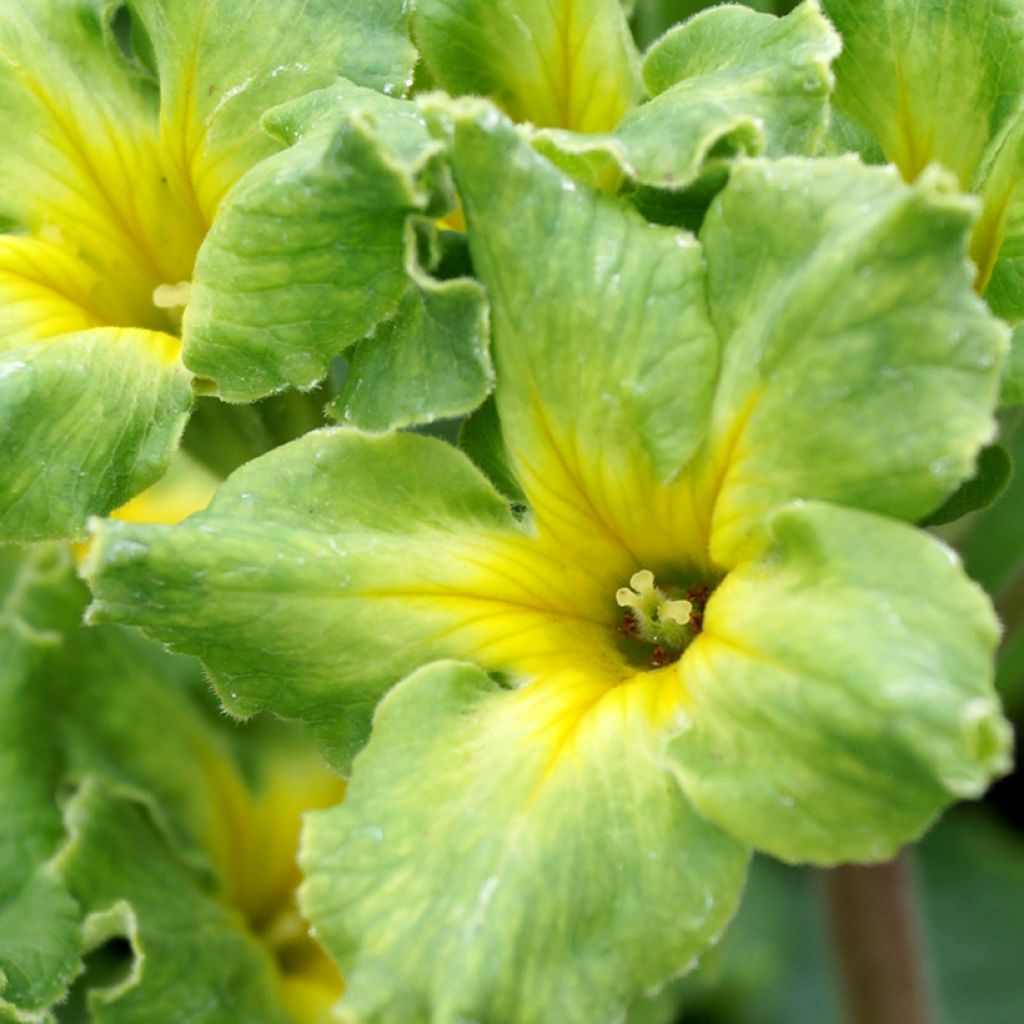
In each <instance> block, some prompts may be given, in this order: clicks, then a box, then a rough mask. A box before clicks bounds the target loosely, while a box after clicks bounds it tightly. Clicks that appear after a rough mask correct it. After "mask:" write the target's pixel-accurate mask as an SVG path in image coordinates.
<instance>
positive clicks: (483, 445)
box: [459, 398, 526, 505]
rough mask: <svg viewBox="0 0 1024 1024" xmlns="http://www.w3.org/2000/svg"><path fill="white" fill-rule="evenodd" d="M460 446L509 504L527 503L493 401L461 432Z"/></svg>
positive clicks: (463, 426)
mask: <svg viewBox="0 0 1024 1024" xmlns="http://www.w3.org/2000/svg"><path fill="white" fill-rule="evenodd" d="M459 447H460V448H461V449H462V450H463V451H464V452H465V453H466V454H467V455H468V456H469V457H470V459H472V461H473V462H474V464H475V465H476V466H477V467H478V468H479V469H480V470H481V471H482V472H483V474H484V476H486V477H487V479H488V480H490V481H491V483H492V484H494V487H495V489H496V490H497V491H498V492H499V493H500V494H502V495H504V496H505V497H506V498H507V499H508V500H509V501H511V502H515V503H517V504H521V505H525V504H526V495H525V494H523V491H522V488H521V487H520V486H519V481H518V480H516V477H515V473H513V472H512V465H511V463H510V462H509V455H508V449H507V448H506V447H505V441H504V439H503V438H502V436H501V421H500V420H499V419H498V407H497V405H496V404H495V402H494V399H493V398H489V399H488V400H487V401H486V402H484V404H483V405H481V406H480V408H479V409H477V411H476V412H474V413H473V415H472V416H469V417H468V418H467V419H466V420H465V422H464V423H463V424H462V427H461V428H460V429H459Z"/></svg>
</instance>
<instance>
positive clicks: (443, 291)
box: [329, 267, 494, 430]
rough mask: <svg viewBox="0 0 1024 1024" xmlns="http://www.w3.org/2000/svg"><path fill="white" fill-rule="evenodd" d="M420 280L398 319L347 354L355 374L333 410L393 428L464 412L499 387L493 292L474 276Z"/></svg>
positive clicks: (349, 419)
mask: <svg viewBox="0 0 1024 1024" xmlns="http://www.w3.org/2000/svg"><path fill="white" fill-rule="evenodd" d="M412 276H413V277H414V280H415V284H413V285H412V286H411V287H410V288H409V290H408V291H407V292H406V293H405V295H403V296H402V300H401V302H400V303H399V305H398V309H397V310H396V312H395V315H394V318H393V319H391V320H387V321H385V322H384V323H383V324H381V325H380V326H379V327H378V328H377V329H376V330H375V331H374V333H373V334H372V335H371V336H370V337H368V338H366V339H364V340H363V341H361V342H359V344H358V345H356V346H355V348H353V349H352V351H351V353H350V354H349V355H348V357H347V358H348V375H347V376H346V378H345V383H344V384H343V385H342V388H341V391H340V393H339V394H338V397H337V398H336V399H335V400H334V402H332V403H331V406H330V409H329V412H330V413H331V415H332V416H334V418H335V419H337V420H338V421H340V422H344V423H351V424H352V425H353V426H357V427H360V428H362V429H364V430H393V429H396V428H398V427H408V426H412V425H416V424H422V423H433V422H434V421H435V420H440V419H451V418H455V417H460V416H465V415H466V414H467V413H470V412H472V411H473V410H474V409H475V408H477V406H479V405H480V403H481V402H483V400H484V399H485V398H486V397H487V395H488V394H489V393H490V392H491V390H492V389H493V387H494V368H493V366H492V365H491V357H490V326H491V321H490V315H489V307H488V304H487V295H486V293H485V292H484V289H483V288H482V287H481V285H480V283H479V282H478V281H476V280H474V279H473V278H471V277H459V278H456V279H454V280H447V281H438V280H435V279H434V278H432V277H430V276H429V275H428V274H427V273H426V272H425V271H424V270H423V269H421V268H419V267H415V268H413V271H412Z"/></svg>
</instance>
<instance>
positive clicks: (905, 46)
mask: <svg viewBox="0 0 1024 1024" xmlns="http://www.w3.org/2000/svg"><path fill="white" fill-rule="evenodd" d="M825 7H826V10H827V11H828V14H829V16H830V17H831V18H832V20H833V21H834V22H835V24H836V26H837V28H838V29H839V31H840V33H841V34H842V37H843V55H842V57H841V58H840V60H839V61H838V63H837V65H836V74H837V87H836V103H837V106H838V107H839V108H840V109H842V110H843V111H845V112H846V113H847V114H848V115H849V116H851V117H852V118H854V119H855V120H856V121H858V122H860V124H861V125H862V126H864V127H865V128H867V129H868V130H869V131H870V132H871V133H873V134H874V135H875V136H876V137H877V138H878V140H879V141H880V143H881V145H882V148H883V150H884V151H885V154H886V156H887V157H888V158H889V159H890V160H892V161H893V162H894V163H895V164H896V165H897V166H898V167H899V168H900V171H901V172H902V173H903V175H904V176H905V177H906V178H907V179H908V180H912V179H914V178H916V177H917V176H918V175H919V174H920V172H921V171H922V170H923V169H924V167H925V166H926V165H927V164H928V163H930V162H932V161H937V162H939V163H941V164H942V165H943V166H945V167H947V168H949V169H950V170H951V171H953V173H954V174H955V175H956V177H957V179H958V181H959V182H960V186H961V187H962V188H963V189H965V190H968V189H969V190H970V191H972V192H975V193H977V194H978V195H980V196H982V198H983V200H984V203H985V210H984V214H983V216H982V218H981V220H980V221H979V223H978V227H977V230H976V232H975V235H974V239H973V244H972V255H973V257H974V259H975V261H976V262H977V264H978V285H979V288H980V290H984V289H985V288H986V287H987V286H988V284H989V279H990V277H991V276H992V274H993V268H994V267H995V266H996V264H997V261H998V260H999V259H1000V249H1001V247H1002V245H1003V241H1004V237H1005V236H1006V234H1007V231H1008V229H1009V230H1014V229H1013V228H1011V227H1010V226H1011V225H1014V227H1015V226H1016V224H1018V223H1019V221H1020V216H1021V213H1020V207H1021V203H1022V201H1024V196H1022V195H1021V191H1020V184H1021V180H1022V176H1024V147H1022V145H1021V141H1022V136H1024V120H1022V118H1021V113H1020V110H1019V104H1017V103H1015V102H1012V101H1011V100H1010V97H1016V96H1019V95H1020V94H1021V93H1022V92H1024V16H1022V15H1024V11H1022V9H1021V7H1020V5H1019V3H1017V2H1016V0H1010V2H1007V0H973V2H971V3H968V4H955V3H940V2H938V0H929V2H927V3H906V2H904V0H880V2H878V3H874V4H864V3H861V2H859V0H826V3H825ZM1008 256H1009V258H1010V259H1011V260H1015V259H1016V257H1015V256H1014V255H1013V254H1012V253H1010V254H1008ZM998 273H999V276H1000V278H1001V279H1002V280H1001V281H1000V284H999V285H998V287H997V288H996V292H995V295H994V298H995V300H996V303H997V305H998V307H999V310H998V311H1000V312H1002V313H1004V315H1009V311H1010V310H1011V309H1012V310H1013V316H1012V318H1013V319H1014V320H1016V319H1019V318H1020V317H1021V316H1024V293H1022V292H1021V291H1020V289H1016V288H1015V289H1014V293H1013V294H1012V295H1008V294H1007V288H1008V281H1007V280H1006V278H1007V276H1008V275H1009V276H1011V277H1015V276H1016V274H1015V271H1014V270H1013V267H1012V265H1011V266H1009V267H1003V268H1001V269H1000V270H999V271H998Z"/></svg>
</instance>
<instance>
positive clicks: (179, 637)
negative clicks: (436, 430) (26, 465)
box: [84, 430, 596, 764]
mask: <svg viewBox="0 0 1024 1024" xmlns="http://www.w3.org/2000/svg"><path fill="white" fill-rule="evenodd" d="M460 538H464V539H465V542H466V544H467V545H468V548H467V550H466V554H465V558H466V559H467V561H466V562H465V563H463V564H460V563H459V561H458V558H457V557H456V556H453V553H452V552H453V551H457V550H458V548H457V545H458V544H459V542H460ZM474 538H480V539H477V540H475V539H474ZM493 538H497V541H498V542H500V543H508V544H512V545H515V543H516V542H517V541H518V542H519V543H522V541H523V538H522V537H521V535H520V534H519V533H518V531H517V530H516V529H515V524H514V521H513V519H512V517H511V515H510V513H509V512H508V508H507V505H506V504H505V503H504V502H503V501H502V500H501V499H500V498H499V497H498V495H497V494H496V493H495V492H494V491H493V490H492V489H491V488H490V486H489V485H488V484H487V482H486V481H485V480H484V479H483V478H482V477H481V476H480V475H479V473H477V471H476V470H475V469H474V468H473V467H472V466H471V465H470V463H469V462H468V460H466V459H465V458H464V457H463V456H462V455H460V454H459V453H458V452H456V451H455V450H454V449H452V448H450V447H448V446H447V445H444V444H442V443H441V442H438V441H435V440H432V439H428V438H424V437H417V436H414V435H389V436H383V437H377V438H374V437H369V436H367V435H363V434H359V433H357V432H355V431H349V430H334V431H321V432H317V433H314V434H310V435H307V436H306V437H305V438H303V439H301V440H300V441H297V442H295V443H293V444H291V445H286V446H284V447H282V448H279V449H277V450H276V451H275V452H271V453H270V454H269V455H266V456H264V457H263V458H260V459H257V460H255V461H253V462H251V463H250V464H249V465H248V466H246V467H244V468H243V469H241V470H239V471H238V472H237V473H235V474H234V475H233V476H232V477H231V478H230V480H229V481H228V482H227V483H226V484H225V485H224V486H223V487H222V488H221V490H220V492H219V493H218V495H217V496H216V498H215V499H214V501H213V503H212V504H211V505H210V507H209V508H208V509H207V510H206V511H205V512H202V513H200V514H198V515H196V516H193V517H191V518H190V519H187V520H186V521H185V522H184V523H182V524H180V525H179V526H176V527H173V528H169V527H160V526H146V525H139V524H128V523H117V522H107V523H101V524H98V526H97V537H96V540H95V542H94V544H93V546H92V549H91V551H90V555H89V558H88V560H87V564H86V566H85V570H84V571H85V572H86V574H87V575H88V576H89V577H90V578H91V583H92V586H93V589H94V592H95V593H96V597H97V602H96V604H95V605H94V607H93V610H92V613H91V614H92V617H93V618H94V619H106V618H109V619H116V620H119V621H123V622H131V623H133V624H136V625H141V626H143V627H145V628H146V629H147V630H149V631H151V632H152V633H153V635H154V636H158V637H159V638H160V639H161V640H162V641H163V642H165V643H169V644H171V645H173V646H174V647H176V648H178V649H180V650H183V651H187V652H188V653H193V654H197V655H199V656H200V657H202V658H203V660H204V661H205V662H206V664H207V666H208V667H209V668H210V669H211V670H212V671H213V673H214V675H215V678H216V679H217V681H218V685H219V690H220V694H221V697H222V698H223V699H224V701H225V703H226V704H227V706H228V707H229V708H230V709H232V710H233V711H234V712H235V713H238V714H251V713H252V712H254V711H256V710H257V709H259V708H262V707H270V708H272V709H273V710H274V711H276V712H277V713H278V714H281V715H284V716H286V717H301V718H304V719H306V720H307V721H308V722H310V723H311V724H312V726H313V727H314V729H315V730H316V731H317V732H318V733H319V734H320V736H321V738H322V739H323V740H324V742H325V743H326V744H327V746H328V748H329V749H330V751H331V752H332V755H333V756H334V757H335V759H336V760H337V761H338V763H340V764H344V763H345V759H346V758H347V757H348V756H350V755H351V753H352V752H353V751H354V750H355V749H358V747H359V745H360V744H361V743H362V741H363V739H364V738H365V735H366V733H367V731H368V725H369V718H370V715H371V713H372V711H373V706H374V704H375V703H376V701H377V699H378V698H379V696H380V695H381V693H383V691H384V690H385V689H386V688H387V687H388V686H390V685H391V684H392V683H394V682H395V681H397V680H398V679H399V678H401V677H402V676H403V675H405V674H407V673H408V672H410V671H412V670H413V669H415V668H417V667H419V666H420V665H422V664H423V663H424V662H426V661H429V660H431V659H433V658H437V657H443V656H449V655H452V654H460V653H461V654H463V655H464V656H466V655H469V653H470V652H473V653H475V652H476V649H477V648H478V647H479V645H480V644H481V643H483V642H486V641H492V640H493V638H494V637H505V635H506V633H505V630H504V628H503V627H506V626H509V624H511V630H512V633H513V635H514V634H515V632H516V629H517V628H522V626H523V620H522V618H521V616H523V615H526V616H529V615H530V609H529V608H528V607H526V602H527V601H528V600H530V599H532V596H533V595H534V594H535V592H536V591H539V590H543V588H544V586H545V583H544V580H543V577H536V578H535V576H534V574H533V573H532V572H531V567H529V566H528V565H520V564H510V560H509V559H507V558H502V557H500V547H499V552H498V554H495V553H493V552H492V551H491V548H492V546H493V543H494V540H493ZM482 559H483V560H484V561H483V565H482V567H481V565H479V564H478V563H480V562H481V560H482ZM488 563H496V564H497V568H496V569H495V570H494V571H493V572H492V571H491V570H490V569H489V567H488ZM503 572H505V573H507V575H506V576H503V575H502V573H503ZM481 574H482V575H483V576H484V577H486V578H488V579H490V580H491V582H490V586H491V588H492V593H493V595H494V596H493V597H490V598H489V599H488V598H487V597H486V594H487V590H486V586H485V587H484V597H485V600H484V603H483V605H482V606H478V605H477V604H475V603H473V604H470V605H469V606H468V607H467V606H466V605H465V604H464V603H463V602H462V601H461V600H460V596H465V594H466V591H467V589H468V587H469V585H470V583H471V582H472V579H473V577H474V576H479V575H481ZM501 588H504V589H503V590H502V589H501ZM506 599H507V600H506ZM535 599H536V600H537V601H538V602H541V603H542V602H543V597H537V598H535ZM478 620H479V621H481V622H483V623H490V624H492V625H490V626H489V627H488V630H487V631H485V636H482V637H480V638H479V639H476V640H474V641H472V643H470V641H464V640H463V639H462V638H461V637H460V636H459V635H458V633H459V629H460V627H461V626H462V624H463V623H464V622H465V623H468V624H469V627H470V628H473V624H474V623H477V622H478ZM477 628H482V627H480V626H479V625H477ZM594 628H596V627H594Z"/></svg>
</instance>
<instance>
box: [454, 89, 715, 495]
mask: <svg viewBox="0 0 1024 1024" xmlns="http://www.w3.org/2000/svg"><path fill="white" fill-rule="evenodd" d="M441 116H442V117H443V116H444V112H443V110H442V112H441ZM451 116H452V118H453V120H454V124H455V127H454V144H453V154H452V163H453V167H454V170H455V176H456V180H457V184H458V187H459V192H460V195H461V197H462V201H463V204H464V206H465V210H466V218H467V221H468V223H469V243H470V249H471V252H472V255H473V266H474V269H475V271H476V273H477V275H478V276H479V277H480V279H481V281H483V283H484V284H485V286H486V287H487V290H488V294H489V296H490V300H491V303H492V321H493V346H494V358H495V363H496V366H497V372H498V386H497V402H498V408H499V412H500V416H501V422H502V427H503V430H504V432H505V436H506V440H507V441H508V442H509V450H510V453H511V456H512V459H513V463H514V465H515V468H516V470H517V474H518V475H519V477H520V480H521V481H523V482H524V486H526V490H527V492H528V493H529V491H530V486H531V485H532V486H533V487H534V488H537V489H541V488H543V487H544V486H545V483H544V479H543V477H544V469H543V466H544V463H545V462H546V461H548V460H552V459H553V458H555V457H557V458H558V459H560V460H561V461H562V462H563V463H564V464H565V465H566V467H568V468H569V469H570V475H574V476H579V478H580V479H579V484H580V487H581V488H582V489H585V490H586V491H587V492H588V495H589V500H594V499H595V497H597V496H601V495H602V491H606V492H611V491H614V490H615V489H616V488H618V487H620V486H621V485H622V484H623V483H626V484H628V483H629V482H631V481H632V480H633V479H634V478H635V477H636V475H637V473H640V474H641V475H642V474H643V472H644V471H648V472H649V470H650V468H651V467H653V468H654V469H655V471H656V472H657V474H658V476H660V477H661V478H663V479H671V478H672V477H674V476H675V475H676V474H677V473H678V472H679V470H680V469H681V468H682V466H683V464H684V463H685V461H686V460H687V459H688V458H689V457H690V456H691V455H692V453H693V451H694V450H695V448H696V447H697V445H698V444H699V442H700V440H701V438H702V435H703V432H704V430H705V426H706V415H707V408H708V404H709V401H710V398H711V390H712V386H713V381H714V376H715V373H716V370H717V360H718V351H717V350H718V343H717V338H716V337H715V334H714V331H713V328H712V327H711V324H710V322H709V319H708V316H707V310H706V305H705V301H704V287H705V282H704V278H705V267H704V261H703V257H702V254H701V251H700V247H699V246H698V245H697V243H696V240H695V239H694V238H693V236H692V235H689V234H687V233H685V232H682V231H677V230H673V229H669V228H659V227H656V226H653V225H650V224H648V223H646V222H645V221H644V220H643V219H642V218H641V217H640V216H639V215H638V214H636V213H635V212H634V211H632V210H630V209H629V208H628V207H626V206H625V205H624V204H622V203H619V202H617V201H615V200H614V199H611V198H607V197H604V196H601V195H598V194H596V193H594V192H593V191H592V190H591V189H590V188H587V187H586V186H584V185H580V184H577V183H576V182H575V181H574V180H573V179H572V178H570V177H568V176H566V175H564V174H562V173H561V172H560V171H558V170H557V169H556V168H554V167H553V166H552V165H551V164H550V163H548V161H546V160H545V159H544V158H543V157H541V156H539V155H538V154H537V153H535V152H534V151H533V150H532V149H531V148H530V147H529V146H527V145H526V144H525V143H524V142H522V141H521V140H520V139H519V138H518V137H517V134H516V132H515V130H514V129H513V128H512V126H511V125H510V124H509V123H508V122H507V121H505V119H504V118H502V117H500V116H499V115H498V114H497V113H496V112H494V111H493V110H492V109H490V108H488V107H486V106H484V105H481V104H468V103H466V104H462V105H458V106H455V107H454V108H452V114H451ZM538 253H542V254H543V272H538V265H537V254H538ZM528 481H529V482H528ZM598 500H600V499H598ZM612 500H613V497H612V496H611V495H609V501H610V502H611V501H612Z"/></svg>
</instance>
